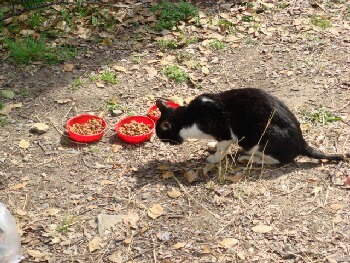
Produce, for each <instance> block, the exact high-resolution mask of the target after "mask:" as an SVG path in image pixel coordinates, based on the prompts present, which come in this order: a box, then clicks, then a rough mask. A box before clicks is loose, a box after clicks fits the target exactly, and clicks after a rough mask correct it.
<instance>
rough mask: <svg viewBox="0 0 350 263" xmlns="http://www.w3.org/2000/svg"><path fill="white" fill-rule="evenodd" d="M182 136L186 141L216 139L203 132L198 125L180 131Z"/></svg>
mask: <svg viewBox="0 0 350 263" xmlns="http://www.w3.org/2000/svg"><path fill="white" fill-rule="evenodd" d="M180 136H181V137H182V138H183V139H184V140H186V139H188V138H193V139H214V137H213V136H211V135H209V134H206V133H204V132H202V131H201V130H200V129H199V128H198V126H197V124H193V125H192V126H190V127H186V128H182V129H181V130H180Z"/></svg>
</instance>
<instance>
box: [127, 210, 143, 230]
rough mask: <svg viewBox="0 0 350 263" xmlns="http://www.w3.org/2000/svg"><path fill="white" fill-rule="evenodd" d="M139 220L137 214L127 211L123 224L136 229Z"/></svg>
mask: <svg viewBox="0 0 350 263" xmlns="http://www.w3.org/2000/svg"><path fill="white" fill-rule="evenodd" d="M139 220H140V217H139V215H138V213H137V212H136V211H134V210H131V211H129V212H128V213H127V214H126V215H125V217H124V224H126V225H129V226H131V227H132V228H134V229H136V228H137V227H138V226H137V222H138V221H139Z"/></svg>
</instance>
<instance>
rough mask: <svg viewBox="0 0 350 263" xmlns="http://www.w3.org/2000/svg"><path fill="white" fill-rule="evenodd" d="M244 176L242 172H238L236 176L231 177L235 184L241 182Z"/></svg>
mask: <svg viewBox="0 0 350 263" xmlns="http://www.w3.org/2000/svg"><path fill="white" fill-rule="evenodd" d="M242 178H243V175H241V174H236V175H234V176H232V177H231V182H232V183H233V184H235V183H237V182H239V181H240V180H241V179H242Z"/></svg>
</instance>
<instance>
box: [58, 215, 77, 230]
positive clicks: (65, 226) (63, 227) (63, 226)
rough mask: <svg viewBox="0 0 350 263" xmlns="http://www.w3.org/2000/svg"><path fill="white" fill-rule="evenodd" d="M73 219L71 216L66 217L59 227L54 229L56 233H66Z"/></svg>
mask: <svg viewBox="0 0 350 263" xmlns="http://www.w3.org/2000/svg"><path fill="white" fill-rule="evenodd" d="M73 223H74V218H73V216H72V215H69V216H67V217H66V218H64V219H63V220H62V222H61V223H60V226H58V227H56V231H57V232H60V233H66V232H67V231H68V228H69V227H70V226H71V225H73Z"/></svg>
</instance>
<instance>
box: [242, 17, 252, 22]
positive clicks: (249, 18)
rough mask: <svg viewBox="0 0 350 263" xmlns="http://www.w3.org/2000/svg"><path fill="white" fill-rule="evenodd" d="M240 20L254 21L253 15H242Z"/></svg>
mask: <svg viewBox="0 0 350 263" xmlns="http://www.w3.org/2000/svg"><path fill="white" fill-rule="evenodd" d="M242 21H244V22H253V21H254V17H253V16H243V17H242Z"/></svg>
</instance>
